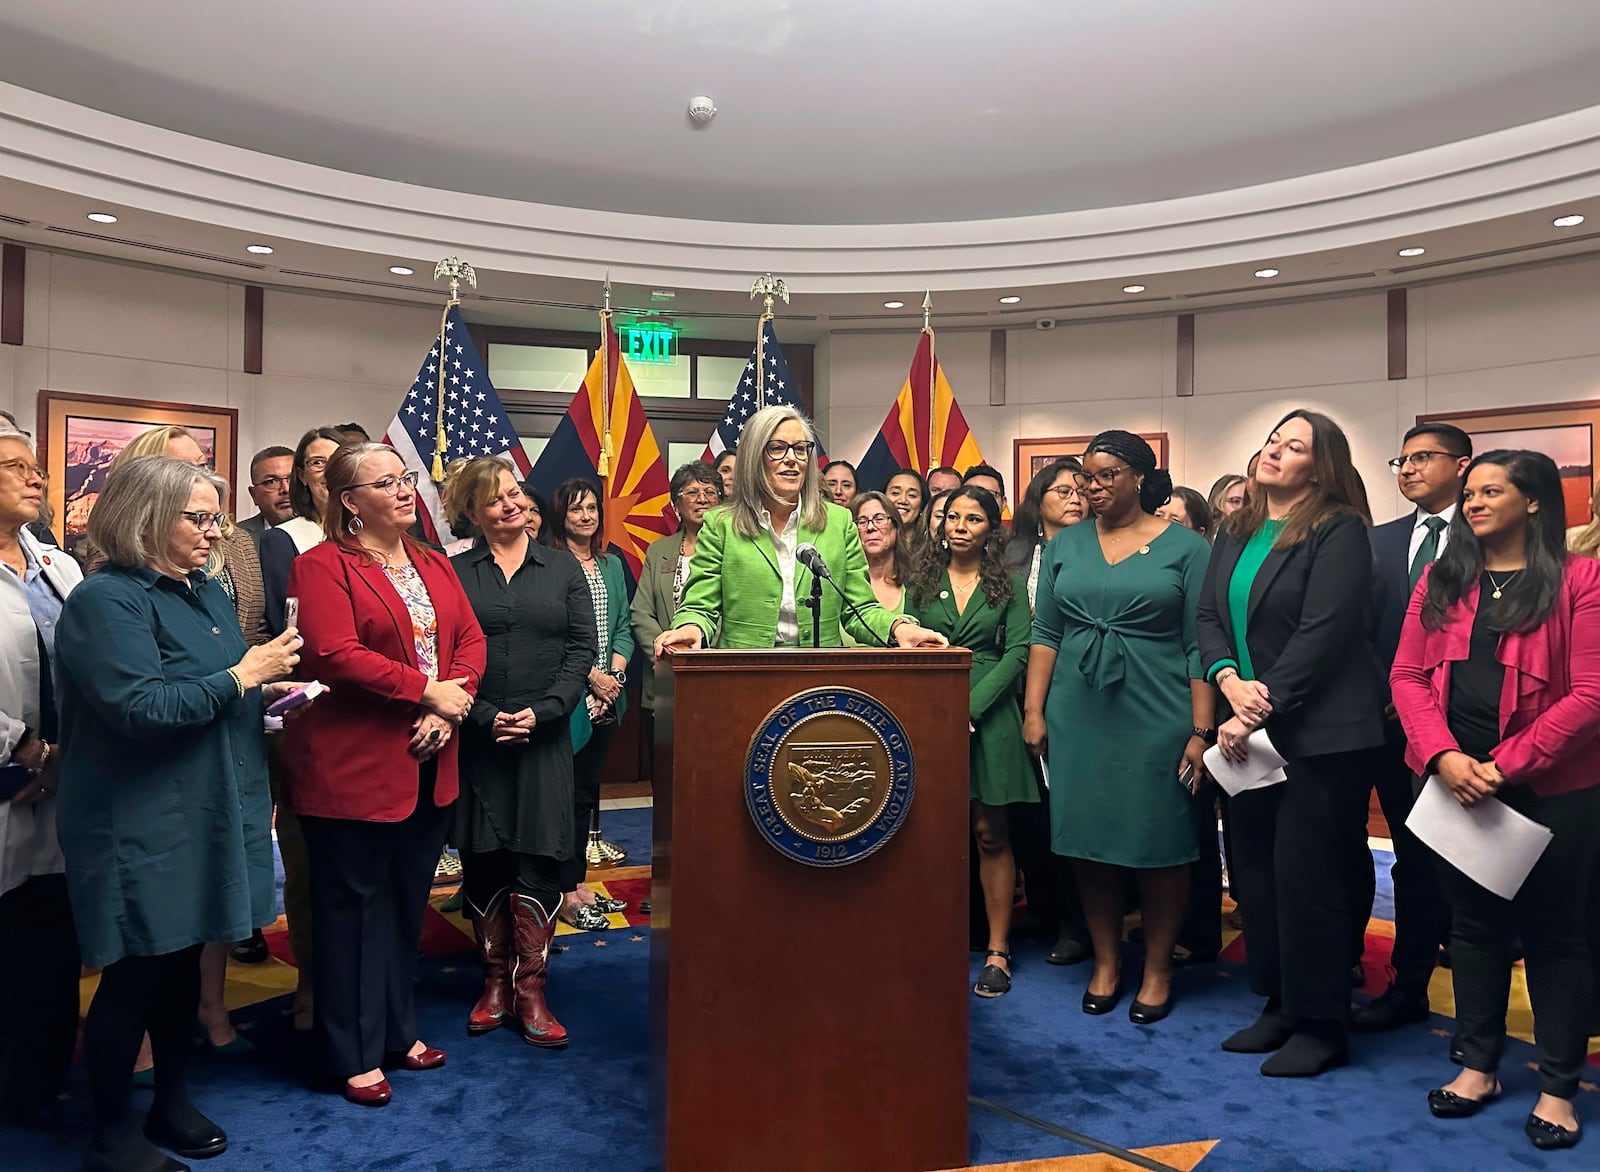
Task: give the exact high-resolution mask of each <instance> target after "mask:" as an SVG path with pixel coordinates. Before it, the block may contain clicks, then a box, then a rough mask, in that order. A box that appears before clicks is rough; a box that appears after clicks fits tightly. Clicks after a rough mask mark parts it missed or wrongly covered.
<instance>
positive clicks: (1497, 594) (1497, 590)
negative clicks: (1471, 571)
mask: <svg viewBox="0 0 1600 1172" xmlns="http://www.w3.org/2000/svg"><path fill="white" fill-rule="evenodd" d="M1483 573H1484V576H1485V577H1487V578H1488V579H1489V584H1490V585H1491V586H1493V587H1494V593H1493V594H1491V595H1489V597H1490V598H1499V597H1500V592H1501V590H1502V589H1503V588H1504V587H1506V586H1509V585H1511V578H1515V577H1516V576H1517V575H1518V574H1520V573H1522V571H1521V570H1512V571H1511V577H1510V578H1507V579H1506V580H1505V581H1504V582H1496V581H1495V579H1494V575H1493V574H1491V573H1489V571H1488V570H1485V571H1484V572H1483Z"/></svg>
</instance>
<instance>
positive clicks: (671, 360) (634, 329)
mask: <svg viewBox="0 0 1600 1172" xmlns="http://www.w3.org/2000/svg"><path fill="white" fill-rule="evenodd" d="M622 332H623V340H624V344H625V345H626V346H627V354H626V357H627V359H628V361H629V362H646V363H657V364H659V365H662V366H676V365H678V331H677V330H675V329H673V328H672V327H671V326H628V327H626V328H624V330H623V331H622Z"/></svg>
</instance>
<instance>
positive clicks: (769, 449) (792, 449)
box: [763, 440, 817, 464]
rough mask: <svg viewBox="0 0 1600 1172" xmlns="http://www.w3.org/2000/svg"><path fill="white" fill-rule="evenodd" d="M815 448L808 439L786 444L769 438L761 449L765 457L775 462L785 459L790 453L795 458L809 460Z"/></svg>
mask: <svg viewBox="0 0 1600 1172" xmlns="http://www.w3.org/2000/svg"><path fill="white" fill-rule="evenodd" d="M816 449H817V445H816V444H814V443H812V442H811V441H810V440H800V441H799V442H797V443H792V444H786V443H784V442H783V441H782V440H769V441H768V443H767V446H766V447H765V448H764V449H763V450H764V451H765V452H766V453H767V459H769V460H771V461H772V462H773V463H774V464H776V463H777V462H778V461H779V460H784V459H787V458H788V457H789V456H791V455H792V456H793V457H794V458H795V459H796V460H801V461H805V460H809V459H811V453H812V452H814V451H816Z"/></svg>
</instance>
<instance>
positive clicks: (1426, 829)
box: [1406, 774, 1555, 899]
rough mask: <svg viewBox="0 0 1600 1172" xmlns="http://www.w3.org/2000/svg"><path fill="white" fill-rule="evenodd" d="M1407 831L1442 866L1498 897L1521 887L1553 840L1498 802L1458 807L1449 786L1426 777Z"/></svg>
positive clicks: (1544, 829)
mask: <svg viewBox="0 0 1600 1172" xmlns="http://www.w3.org/2000/svg"><path fill="white" fill-rule="evenodd" d="M1406 829H1407V830H1409V831H1411V833H1412V834H1415V835H1416V836H1417V837H1418V838H1420V839H1421V840H1422V841H1423V842H1425V843H1427V844H1428V846H1430V847H1432V848H1433V851H1434V853H1435V854H1437V855H1438V856H1439V857H1440V858H1441V859H1443V860H1444V861H1445V862H1447V863H1449V864H1450V865H1451V866H1453V867H1454V868H1455V869H1456V870H1458V871H1460V872H1461V873H1462V874H1463V875H1465V876H1466V877H1467V878H1468V879H1471V880H1472V881H1473V882H1474V883H1476V884H1478V885H1479V886H1480V887H1484V888H1487V889H1488V890H1490V891H1492V892H1494V893H1495V894H1496V895H1498V896H1499V897H1500V898H1501V899H1511V898H1513V897H1514V896H1515V895H1516V894H1517V892H1518V891H1520V890H1521V889H1522V884H1523V882H1524V881H1526V879H1527V878H1528V872H1530V871H1532V870H1533V865H1534V864H1535V863H1537V862H1538V861H1539V856H1540V855H1542V854H1544V848H1545V847H1547V846H1549V845H1550V840H1551V839H1552V838H1554V837H1555V835H1554V834H1552V833H1551V831H1550V829H1549V827H1546V826H1541V825H1539V823H1537V822H1535V821H1533V820H1532V819H1531V818H1525V817H1523V815H1521V814H1519V813H1517V812H1516V811H1515V810H1513V809H1512V808H1511V807H1510V806H1508V805H1506V804H1505V803H1504V802H1502V801H1500V800H1499V799H1498V798H1485V799H1484V800H1483V801H1481V802H1479V803H1478V804H1477V805H1475V806H1463V805H1462V804H1461V803H1460V802H1458V801H1456V799H1455V796H1454V795H1453V794H1451V792H1450V787H1449V786H1447V785H1445V783H1444V782H1442V781H1440V780H1439V777H1438V775H1437V774H1433V775H1430V776H1429V778H1428V783H1427V784H1426V785H1425V786H1423V787H1422V792H1421V793H1420V794H1418V795H1417V801H1416V805H1414V806H1412V807H1411V816H1410V817H1408V818H1407V819H1406Z"/></svg>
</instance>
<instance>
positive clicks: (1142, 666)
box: [1022, 431, 1213, 1025]
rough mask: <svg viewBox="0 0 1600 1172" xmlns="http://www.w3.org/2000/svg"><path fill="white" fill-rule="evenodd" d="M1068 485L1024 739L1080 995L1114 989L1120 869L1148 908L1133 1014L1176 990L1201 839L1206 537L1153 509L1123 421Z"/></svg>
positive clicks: (1046, 584)
mask: <svg viewBox="0 0 1600 1172" xmlns="http://www.w3.org/2000/svg"><path fill="white" fill-rule="evenodd" d="M1079 484H1080V486H1081V487H1082V489H1083V491H1084V492H1085V494H1086V495H1087V497H1088V504H1089V508H1090V510H1091V512H1092V513H1093V515H1094V522H1093V524H1089V525H1074V526H1072V527H1071V528H1069V529H1064V530H1062V531H1061V532H1060V533H1059V534H1057V535H1056V537H1055V539H1054V540H1053V541H1051V543H1050V545H1049V546H1048V547H1047V548H1046V550H1045V553H1044V557H1043V558H1042V559H1041V564H1040V566H1039V584H1038V593H1037V596H1036V598H1035V611H1034V622H1033V649H1032V651H1031V653H1030V655H1029V658H1028V689H1027V699H1026V700H1025V702H1024V718H1023V729H1022V735H1023V739H1024V740H1025V741H1027V743H1028V747H1029V748H1030V749H1032V750H1033V751H1034V752H1035V753H1037V754H1040V755H1041V756H1042V755H1043V754H1044V753H1045V752H1046V749H1047V746H1048V749H1049V754H1050V755H1049V762H1050V781H1051V791H1050V815H1051V817H1050V821H1051V846H1052V848H1053V849H1054V850H1055V852H1056V854H1058V855H1064V856H1066V857H1068V858H1070V859H1071V860H1072V864H1073V869H1074V871H1075V872H1076V874H1077V877H1078V888H1079V891H1080V893H1081V895H1082V899H1083V910H1084V917H1085V919H1087V921H1088V924H1089V935H1090V938H1091V939H1092V940H1093V942H1094V976H1093V977H1092V978H1091V979H1090V982H1089V987H1088V989H1086V990H1085V991H1084V994H1083V1011H1084V1012H1085V1013H1089V1014H1104V1013H1110V1012H1111V1010H1112V1009H1113V1008H1115V1006H1116V1003H1117V999H1118V997H1119V996H1120V994H1121V991H1122V916H1123V910H1124V893H1125V891H1126V883H1127V872H1129V871H1132V872H1133V873H1134V875H1135V877H1136V879H1137V881H1138V884H1139V891H1140V901H1141V904H1142V906H1143V909H1144V938H1145V964H1144V976H1143V979H1142V982H1141V984H1140V985H1139V994H1138V996H1137V997H1135V998H1134V1001H1133V1004H1132V1005H1131V1006H1130V1007H1129V1009H1128V1018H1129V1020H1130V1021H1132V1022H1134V1023H1135V1024H1137V1025H1150V1024H1153V1023H1155V1022H1158V1021H1160V1020H1161V1019H1162V1018H1164V1017H1166V1016H1167V1013H1168V1011H1169V1010H1170V1008H1171V1006H1172V949H1173V945H1174V944H1175V943H1176V942H1177V938H1178V930H1179V927H1180V925H1181V924H1182V922H1183V917H1184V911H1185V907H1186V904H1187V901H1188V895H1189V864H1190V863H1192V862H1194V860H1195V858H1196V855H1197V851H1196V849H1195V837H1194V832H1193V830H1192V828H1191V821H1190V812H1189V804H1190V802H1191V801H1192V800H1193V798H1192V796H1191V795H1192V794H1193V793H1194V791H1195V790H1197V789H1198V788H1199V786H1200V784H1201V782H1202V778H1203V773H1204V764H1203V762H1202V760H1201V755H1202V754H1203V753H1204V752H1205V749H1206V744H1207V740H1208V738H1210V737H1211V736H1212V735H1213V732H1212V717H1213V707H1212V706H1213V692H1212V689H1211V687H1210V685H1209V684H1207V683H1206V682H1205V678H1204V676H1203V675H1202V674H1201V671H1200V653H1199V645H1198V643H1197V641H1196V635H1195V606H1196V603H1197V602H1198V599H1199V595H1200V587H1201V583H1202V582H1203V581H1204V578H1205V569H1206V558H1207V553H1208V550H1207V546H1206V542H1205V539H1204V538H1202V537H1200V536H1199V535H1198V534H1196V533H1194V532H1193V531H1191V530H1188V529H1185V528H1183V527H1182V526H1178V525H1169V524H1168V523H1167V522H1166V521H1164V520H1162V519H1160V518H1159V517H1157V516H1155V510H1156V509H1157V508H1159V507H1161V506H1162V505H1164V504H1166V503H1167V501H1168V499H1169V498H1170V497H1171V496H1172V478H1171V477H1170V476H1168V475H1167V473H1166V472H1164V471H1162V470H1161V469H1159V468H1157V467H1156V456H1155V453H1154V452H1153V451H1151V450H1150V445H1149V444H1147V443H1145V441H1144V440H1142V439H1140V438H1139V437H1138V436H1136V435H1134V434H1132V433H1131V432H1126V431H1106V432H1102V433H1100V434H1099V435H1097V436H1095V437H1094V439H1093V440H1092V441H1091V442H1090V444H1089V448H1088V450H1087V451H1086V452H1085V453H1084V456H1083V474H1082V477H1081V480H1080V481H1079Z"/></svg>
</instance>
